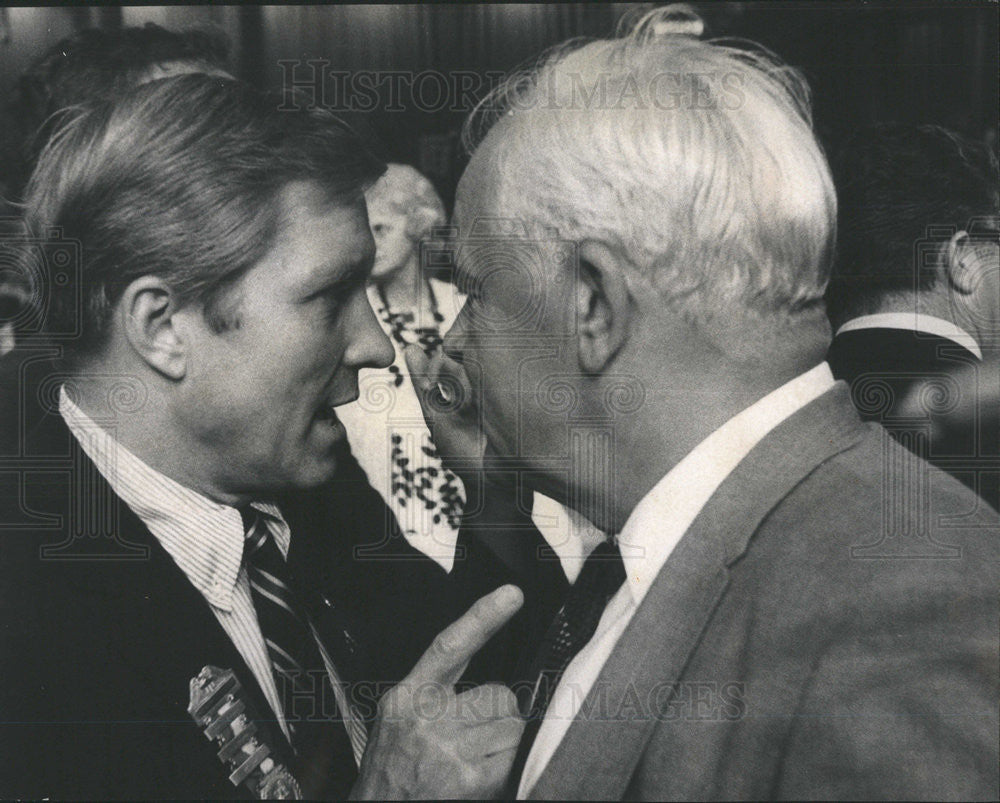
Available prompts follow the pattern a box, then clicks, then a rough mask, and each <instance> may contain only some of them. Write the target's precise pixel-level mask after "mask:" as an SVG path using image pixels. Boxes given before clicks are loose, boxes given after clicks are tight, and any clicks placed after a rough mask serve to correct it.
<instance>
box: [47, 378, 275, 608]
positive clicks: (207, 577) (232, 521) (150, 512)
mask: <svg viewBox="0 0 1000 803" xmlns="http://www.w3.org/2000/svg"><path fill="white" fill-rule="evenodd" d="M59 413H60V414H61V415H62V417H63V419H64V420H65V421H66V425H67V426H68V427H69V430H70V432H71V433H72V434H73V436H74V437H75V438H76V439H77V440H78V441H79V442H80V446H81V447H82V448H83V451H84V452H85V453H86V455H87V457H89V458H90V459H91V460H92V461H93V462H94V465H95V466H96V467H97V470H98V471H99V472H100V473H101V474H102V475H103V476H104V477H105V478H106V479H107V481H108V483H109V484H110V485H111V488H112V490H113V491H114V492H115V493H116V494H117V495H118V496H119V497H120V498H121V499H122V501H123V502H125V504H126V505H128V506H129V507H130V508H131V509H132V511H133V512H134V513H135V514H136V515H137V516H138V517H139V518H140V519H141V520H142V522H143V523H144V524H145V525H146V526H147V527H148V528H149V530H150V532H151V533H152V534H153V535H154V536H155V537H156V539H157V540H158V541H159V542H160V544H161V545H162V546H163V548H164V549H165V550H166V551H167V553H168V554H169V555H170V557H171V558H172V559H173V560H174V562H175V563H176V564H177V565H178V567H179V568H180V569H181V571H183V572H184V574H185V575H186V576H187V578H188V580H190V582H191V584H192V585H193V586H194V587H195V588H197V589H198V591H199V592H200V593H201V594H202V596H204V597H205V599H206V600H208V602H209V603H210V604H211V605H214V606H215V607H217V608H221V609H223V610H227V611H228V610H231V608H232V604H233V590H234V587H235V585H236V578H237V576H238V575H239V571H240V566H241V564H242V562H243V542H244V532H243V521H242V519H241V517H240V514H239V511H237V510H236V508H233V507H229V506H228V505H223V504H220V503H219V502H214V501H212V500H211V499H209V498H208V497H206V496H204V495H202V494H200V493H198V492H197V491H193V490H191V489H190V488H186V487H184V486H183V485H181V484H180V483H178V482H177V481H175V480H172V479H171V478H170V477H167V476H165V475H163V474H161V473H160V472H158V471H156V469H154V468H152V467H150V466H149V465H147V464H146V463H144V462H143V461H142V460H140V459H139V458H138V457H137V456H136V455H134V454H132V452H130V451H129V450H128V449H126V448H125V447H124V446H122V445H121V444H120V443H119V442H118V441H117V440H116V439H115V438H114V437H113V436H112V435H111V433H110V432H108V431H107V430H106V429H104V428H103V427H101V426H100V425H99V424H97V423H96V422H95V421H93V419H91V418H90V416H88V415H87V414H86V413H84V412H83V410H81V409H80V408H79V407H78V406H77V405H76V404H74V403H73V401H72V400H71V399H70V398H69V395H68V394H67V393H66V388H65V387H63V388H61V389H60V391H59ZM252 507H254V508H255V509H257V510H259V511H260V512H262V513H264V514H266V515H267V516H270V517H271V518H272V519H274V521H273V522H272V523H274V524H277V525H278V526H276V527H272V528H271V532H272V533H273V534H274V538H275V541H276V542H277V544H278V547H279V549H281V551H282V552H283V553H285V554H287V552H288V547H289V543H290V540H291V533H290V530H289V528H288V525H287V523H285V520H284V518H282V515H281V512H280V511H279V510H278V508H277V507H276V506H275V505H272V504H267V503H256V502H255V503H253V505H252Z"/></svg>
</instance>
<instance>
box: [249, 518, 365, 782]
mask: <svg viewBox="0 0 1000 803" xmlns="http://www.w3.org/2000/svg"><path fill="white" fill-rule="evenodd" d="M240 515H241V516H242V517H243V526H244V529H245V532H246V540H245V541H244V546H243V559H244V561H245V563H246V569H247V575H248V578H249V580H250V595H251V598H252V599H253V604H254V609H255V610H256V612H257V622H258V624H259V625H260V631H261V635H262V636H263V637H264V643H265V644H266V646H267V653H268V657H269V658H270V660H271V668H272V670H273V673H274V682H275V685H276V686H277V689H278V696H279V697H280V698H281V705H282V709H283V711H284V715H285V722H286V724H287V725H288V729H289V733H290V734H291V743H292V747H293V748H294V750H295V753H296V755H297V757H298V762H297V766H296V767H295V768H294V769H293V772H294V774H295V776H296V778H298V780H299V783H300V785H301V786H302V789H303V791H304V792H306V793H307V796H309V797H313V796H317V794H318V792H319V791H320V790H322V789H324V788H325V785H326V784H328V783H329V782H331V781H332V780H333V778H334V777H338V778H342V777H345V776H346V777H351V776H353V774H354V773H355V772H356V766H355V764H354V755H353V750H352V746H351V741H350V739H349V738H348V734H347V731H346V730H345V728H344V723H342V722H341V717H340V713H339V710H338V707H337V702H336V698H335V697H334V694H333V687H332V685H331V681H330V676H329V674H328V673H327V670H326V665H325V663H324V662H323V658H322V655H321V654H320V651H319V648H318V646H317V644H316V638H315V636H314V634H313V631H312V628H311V627H310V625H309V619H308V617H307V615H306V613H305V609H304V608H303V606H302V605H301V604H300V601H299V599H298V596H297V595H296V593H295V591H294V588H293V584H292V582H291V580H290V577H289V572H288V566H287V564H286V562H285V558H284V556H283V555H282V554H281V551H280V550H279V549H278V545H277V544H276V543H275V541H274V538H273V536H272V535H271V531H270V529H269V528H268V526H267V524H266V522H265V521H264V516H263V515H262V514H260V513H259V512H258V511H256V510H254V509H252V508H243V509H241V510H240ZM347 724H348V726H349V727H363V725H361V723H360V722H356V721H355V720H353V719H349V721H348V723H347ZM310 792H311V794H310Z"/></svg>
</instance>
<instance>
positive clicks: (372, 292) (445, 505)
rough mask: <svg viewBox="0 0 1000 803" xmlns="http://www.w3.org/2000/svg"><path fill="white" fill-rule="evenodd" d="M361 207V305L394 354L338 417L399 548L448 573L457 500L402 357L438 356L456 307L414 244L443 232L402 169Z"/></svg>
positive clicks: (457, 484) (421, 190) (454, 481)
mask: <svg viewBox="0 0 1000 803" xmlns="http://www.w3.org/2000/svg"><path fill="white" fill-rule="evenodd" d="M366 199H367V201H368V218H369V224H370V226H371V230H372V235H373V236H374V238H375V248H376V251H375V266H374V268H373V269H372V283H371V285H370V287H369V290H368V296H369V300H370V302H371V305H372V308H373V309H374V310H375V313H376V315H377V317H378V319H379V322H380V323H381V324H382V328H383V329H384V330H385V333H386V334H387V335H389V337H390V339H391V340H392V344H393V346H394V348H395V351H396V354H395V359H394V361H393V364H392V365H391V366H389V369H388V372H384V371H375V370H367V371H362V373H361V378H360V393H361V396H360V398H359V399H358V400H357V401H356V402H353V403H352V404H349V405H345V406H344V407H341V408H338V410H337V414H338V415H339V416H340V420H341V421H342V422H343V424H344V426H345V427H346V429H347V436H348V440H349V441H350V444H351V450H352V451H353V452H354V455H355V457H356V458H357V460H358V463H359V464H360V465H361V467H362V468H363V469H364V471H365V473H366V474H367V475H368V480H369V482H371V484H372V486H373V487H374V488H376V489H377V490H378V491H379V493H381V494H382V496H383V498H384V499H385V501H386V503H387V504H388V505H389V507H390V509H391V510H392V512H393V513H394V514H395V516H396V519H397V521H398V522H399V525H400V529H401V530H402V531H403V534H404V536H405V537H406V539H407V541H409V542H410V543H411V544H412V545H413V546H414V547H415V548H417V549H419V550H420V551H421V552H423V553H424V554H426V555H427V556H428V557H430V558H432V559H433V560H435V561H437V562H438V563H440V564H441V565H442V566H443V567H444V568H445V569H446V570H450V569H451V566H452V561H453V556H454V552H455V543H456V539H457V537H458V528H459V522H460V517H461V514H462V508H463V504H464V501H465V492H464V490H463V488H462V484H461V481H460V480H459V479H458V478H457V477H456V476H455V475H454V474H452V473H451V472H450V471H448V470H446V469H445V468H444V467H443V466H442V465H441V460H440V458H439V457H438V455H437V451H436V450H435V448H434V444H433V443H432V441H431V436H430V432H429V431H428V429H427V426H426V424H425V423H424V419H423V416H422V414H421V412H420V402H419V401H418V400H417V396H416V393H415V392H414V390H413V384H412V382H411V381H410V377H409V373H408V372H407V369H406V362H405V359H404V357H403V351H404V349H405V348H406V347H407V346H408V345H410V344H417V345H419V346H420V347H421V348H423V349H424V350H425V351H427V352H428V353H430V352H431V351H433V350H434V349H436V348H438V347H439V346H440V344H441V338H442V336H443V335H444V333H445V332H447V331H448V328H449V327H450V326H451V324H452V323H453V322H454V320H455V317H456V315H457V314H458V311H459V309H461V306H462V301H463V300H464V299H463V297H462V296H461V295H460V294H459V293H458V292H457V291H456V290H455V288H454V286H453V285H452V284H450V283H448V282H445V281H440V280H438V279H436V278H432V277H431V276H430V275H428V274H427V272H426V271H424V270H422V269H421V259H420V253H421V241H424V240H426V239H427V238H428V237H430V236H431V233H432V230H433V229H434V227H436V226H441V225H443V224H444V222H445V220H446V217H445V210H444V204H443V203H442V202H441V199H440V197H438V194H437V192H436V191H435V190H434V186H433V185H432V184H431V182H430V181H428V180H427V179H426V178H425V177H424V176H422V175H421V174H420V172H419V171H417V170H416V169H415V168H413V167H410V166H409V165H403V164H390V165H389V168H388V170H387V171H386V173H385V174H384V175H383V176H382V178H380V179H379V180H378V182H376V183H375V185H374V186H373V187H371V189H369V190H368V192H367V193H366Z"/></svg>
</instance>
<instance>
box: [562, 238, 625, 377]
mask: <svg viewBox="0 0 1000 803" xmlns="http://www.w3.org/2000/svg"><path fill="white" fill-rule="evenodd" d="M626 267H627V266H626V265H624V264H623V263H622V261H621V258H620V257H619V256H618V255H617V254H616V253H615V252H614V250H612V249H611V248H609V247H608V246H607V245H605V244H604V243H600V242H595V241H586V242H584V243H582V244H581V245H580V275H579V279H578V281H577V286H576V319H577V334H578V338H579V354H580V368H581V369H582V370H583V371H585V372H586V373H588V374H598V373H601V372H602V371H604V370H605V369H606V368H607V367H608V365H609V364H610V363H611V362H612V361H613V360H614V358H615V356H616V355H617V354H618V352H619V351H620V350H621V348H622V346H623V345H625V343H626V342H627V341H628V337H629V331H630V325H631V322H632V315H633V310H632V294H631V291H630V290H629V287H628V283H627V281H626V279H625V273H624V271H625V269H626Z"/></svg>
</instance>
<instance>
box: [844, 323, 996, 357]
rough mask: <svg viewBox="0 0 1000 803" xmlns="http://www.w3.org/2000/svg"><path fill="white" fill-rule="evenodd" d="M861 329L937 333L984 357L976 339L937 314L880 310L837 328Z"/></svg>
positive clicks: (845, 330)
mask: <svg viewBox="0 0 1000 803" xmlns="http://www.w3.org/2000/svg"><path fill="white" fill-rule="evenodd" d="M859 329H905V330H906V331H907V332H915V333H917V334H920V333H924V334H928V335H936V336H937V337H943V338H945V339H946V340H951V341H952V342H954V343H958V345H960V346H962V348H965V349H968V350H969V351H971V352H972V353H973V354H975V355H976V358H977V359H980V360H981V359H982V358H983V351H982V349H981V348H980V347H979V343H978V342H976V339H975V338H974V337H973V336H972V335H970V334H969V333H968V332H966V331H965V330H964V329H963V328H962V327H960V326H958V325H956V324H954V323H952V322H951V321H946V320H945V319H944V318H938V317H937V316H936V315H926V314H924V313H922V312H879V313H876V314H874V315H862V316H860V317H858V318H853V319H851V320H849V321H848V322H847V323H845V324H844V325H843V326H841V327H840V328H839V329H838V330H837V334H838V335H842V334H844V333H845V332H855V331H857V330H859Z"/></svg>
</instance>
